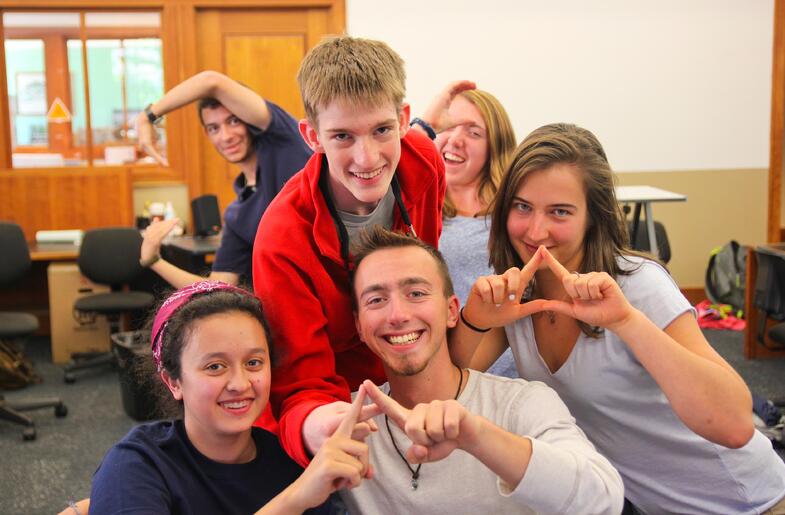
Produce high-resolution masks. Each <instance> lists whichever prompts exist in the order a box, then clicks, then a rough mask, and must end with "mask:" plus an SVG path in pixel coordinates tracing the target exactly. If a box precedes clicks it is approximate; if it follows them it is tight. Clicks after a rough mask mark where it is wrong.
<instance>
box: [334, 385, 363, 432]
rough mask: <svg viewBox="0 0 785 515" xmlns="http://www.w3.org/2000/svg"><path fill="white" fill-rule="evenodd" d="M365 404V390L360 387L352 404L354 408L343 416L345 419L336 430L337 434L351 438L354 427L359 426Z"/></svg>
mask: <svg viewBox="0 0 785 515" xmlns="http://www.w3.org/2000/svg"><path fill="white" fill-rule="evenodd" d="M363 402H365V388H363V386H362V385H360V389H359V390H357V396H356V397H355V398H354V402H352V407H351V408H350V409H349V411H348V412H347V413H346V415H344V416H343V419H342V420H341V423H340V424H339V425H338V429H336V430H335V433H337V434H340V435H343V436H346V437H349V438H351V436H352V432H353V431H354V426H355V425H357V421H358V420H359V418H360V412H361V411H362V408H363Z"/></svg>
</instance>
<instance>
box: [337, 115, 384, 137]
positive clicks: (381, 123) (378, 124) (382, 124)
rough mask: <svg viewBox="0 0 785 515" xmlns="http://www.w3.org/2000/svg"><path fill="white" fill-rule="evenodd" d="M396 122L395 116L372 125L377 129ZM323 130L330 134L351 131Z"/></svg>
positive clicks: (339, 129) (348, 131)
mask: <svg viewBox="0 0 785 515" xmlns="http://www.w3.org/2000/svg"><path fill="white" fill-rule="evenodd" d="M396 123H398V120H396V119H395V118H390V119H387V120H384V121H383V122H379V123H377V124H376V125H374V126H373V127H374V129H378V128H379V127H384V126H385V125H392V124H396ZM324 132H327V133H331V134H339V133H344V132H347V133H351V132H352V131H350V130H349V129H341V128H336V129H325V130H324Z"/></svg>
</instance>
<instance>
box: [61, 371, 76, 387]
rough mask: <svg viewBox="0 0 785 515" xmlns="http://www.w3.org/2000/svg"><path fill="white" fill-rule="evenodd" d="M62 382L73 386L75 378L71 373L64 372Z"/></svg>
mask: <svg viewBox="0 0 785 515" xmlns="http://www.w3.org/2000/svg"><path fill="white" fill-rule="evenodd" d="M63 381H65V384H74V383H75V382H76V377H75V376H74V375H73V374H72V373H71V372H66V373H65V375H64V376H63Z"/></svg>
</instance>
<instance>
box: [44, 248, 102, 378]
mask: <svg viewBox="0 0 785 515" xmlns="http://www.w3.org/2000/svg"><path fill="white" fill-rule="evenodd" d="M47 276H48V280H49V318H50V323H51V331H52V361H54V362H55V363H66V362H68V361H70V359H71V354H72V353H74V352H106V351H108V350H109V348H110V339H109V338H110V337H109V323H108V322H107V321H106V318H105V317H102V316H95V317H86V316H77V315H78V312H75V311H74V302H75V301H76V299H78V298H79V297H82V296H84V295H91V294H93V293H106V292H109V291H110V290H109V286H103V285H98V284H95V283H93V282H91V281H90V280H89V279H87V278H86V277H84V276H83V275H82V274H80V273H79V267H78V266H77V264H76V263H52V264H50V265H49V267H48V269H47Z"/></svg>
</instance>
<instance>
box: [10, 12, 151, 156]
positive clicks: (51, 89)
mask: <svg viewBox="0 0 785 515" xmlns="http://www.w3.org/2000/svg"><path fill="white" fill-rule="evenodd" d="M2 16H3V18H2V20H3V29H4V36H5V41H4V52H5V56H6V72H7V73H6V76H7V82H8V84H7V86H8V95H9V107H10V109H9V112H10V118H11V119H10V127H11V134H10V139H11V147H12V154H13V156H12V161H13V165H14V167H23V166H47V167H48V166H69V165H85V164H87V162H88V157H90V160H91V161H92V162H93V163H94V164H97V165H101V164H107V165H115V164H121V163H128V162H136V161H137V155H138V154H137V152H136V148H135V143H136V141H135V138H136V135H135V134H134V128H133V123H134V118H135V117H136V116H137V115H138V113H140V112H141V111H142V110H143V109H144V106H146V105H147V104H148V103H150V102H152V101H154V100H155V99H157V98H160V97H161V95H163V59H162V48H161V39H160V30H161V29H160V26H161V16H160V12H139V11H136V12H85V13H84V25H85V26H84V28H82V27H81V26H80V23H81V22H80V20H81V18H80V14H79V13H77V12H70V13H63V12H30V13H24V12H14V13H2ZM83 34H86V41H85V42H84V43H83V40H82V37H83ZM83 45H84V48H83ZM85 55H86V56H87V58H86V61H87V62H84V61H85V59H83V57H84V56H85ZM47 65H48V66H49V67H50V68H51V69H49V70H47V69H46V67H47ZM85 66H86V67H87V68H86V71H87V74H86V75H87V77H88V79H89V80H88V82H89V91H88V92H86V91H85V83H84V82H85ZM86 94H88V95H89V98H86ZM88 109H89V111H90V119H89V120H87V112H88ZM88 125H89V126H90V128H91V134H90V138H88V133H87V127H88ZM158 132H159V139H160V140H161V142H162V149H163V151H164V152H165V151H166V146H165V141H166V134H165V130H164V129H163V127H159V128H158ZM0 137H2V136H0ZM88 140H90V141H88ZM88 143H91V145H88Z"/></svg>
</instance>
